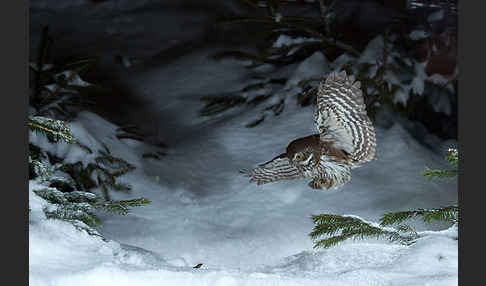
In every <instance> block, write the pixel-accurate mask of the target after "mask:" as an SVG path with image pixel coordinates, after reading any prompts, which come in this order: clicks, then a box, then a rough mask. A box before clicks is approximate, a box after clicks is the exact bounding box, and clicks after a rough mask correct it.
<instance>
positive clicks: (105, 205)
mask: <svg viewBox="0 0 486 286" xmlns="http://www.w3.org/2000/svg"><path fill="white" fill-rule="evenodd" d="M28 126H29V129H30V130H31V131H32V132H36V133H39V134H42V135H44V136H46V137H47V138H48V140H49V141H50V142H52V143H59V142H66V143H68V144H78V145H79V143H78V142H77V141H76V139H75V138H74V136H73V135H72V134H71V131H70V129H69V127H68V125H67V124H66V123H65V122H63V121H61V120H54V119H50V118H45V117H41V116H30V117H29V120H28ZM80 146H82V145H80ZM86 149H87V150H88V151H89V152H92V151H91V150H90V149H89V148H88V147H86V146H84V148H83V150H86ZM73 166H77V167H79V168H78V169H76V168H73ZM134 168H135V167H133V166H132V165H130V164H129V163H128V162H126V161H125V160H122V159H120V158H116V157H114V156H112V155H111V154H109V150H108V149H107V152H104V151H100V156H98V157H96V158H95V162H93V163H89V164H88V165H87V167H85V168H84V167H83V164H82V163H81V162H78V163H76V164H67V163H63V162H62V159H60V158H56V157H55V156H54V155H52V154H49V153H48V152H45V151H44V150H42V149H41V148H40V147H38V146H35V145H33V144H31V143H29V179H30V180H36V181H37V182H38V183H39V184H41V185H43V186H44V187H43V188H40V189H35V190H33V192H34V193H35V194H36V195H38V196H39V197H41V198H43V199H44V200H46V201H48V202H49V203H51V204H52V205H53V206H54V207H47V208H45V209H44V213H45V215H46V217H47V218H53V219H61V220H65V221H69V222H71V223H72V224H73V225H74V226H75V227H76V228H78V229H80V230H84V231H86V232H87V233H89V234H91V235H98V236H101V235H100V234H99V233H98V232H97V231H96V230H95V229H94V227H96V226H98V225H99V224H100V220H99V218H98V217H97V216H96V214H95V211H96V210H102V211H107V212H114V213H117V214H121V215H126V214H128V213H129V212H130V208H131V207H136V206H141V205H145V204H148V203H150V201H149V200H148V199H146V198H138V199H133V200H121V201H113V200H109V197H108V188H112V189H115V190H130V188H131V187H130V186H129V185H126V184H122V183H118V182H116V178H117V177H120V176H122V175H123V174H126V173H127V172H130V171H132V170H133V169H134ZM95 171H96V172H97V183H98V184H96V182H93V180H92V179H91V175H92V173H93V172H95ZM83 179H84V180H89V181H90V182H91V184H90V185H89V184H86V181H83ZM96 186H100V187H101V188H102V190H103V191H104V194H105V200H103V199H101V198H100V197H99V196H97V195H96V194H94V193H92V192H90V189H92V188H94V187H96ZM29 209H30V208H29Z"/></svg>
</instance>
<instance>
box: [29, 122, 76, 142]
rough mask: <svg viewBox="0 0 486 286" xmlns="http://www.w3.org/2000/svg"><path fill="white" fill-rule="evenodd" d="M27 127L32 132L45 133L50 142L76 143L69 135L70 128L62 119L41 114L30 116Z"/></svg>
mask: <svg viewBox="0 0 486 286" xmlns="http://www.w3.org/2000/svg"><path fill="white" fill-rule="evenodd" d="M28 127H29V129H30V130H31V131H33V132H37V133H41V134H43V135H45V136H46V137H47V139H48V140H49V141H50V142H54V143H56V142H59V141H64V142H66V143H69V144H72V143H76V139H75V138H74V137H73V136H72V135H71V130H70V129H69V127H68V126H67V124H66V123H65V122H64V121H61V120H54V119H50V118H47V117H42V116H30V117H29V119H28Z"/></svg>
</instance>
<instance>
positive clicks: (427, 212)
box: [380, 206, 459, 226]
mask: <svg viewBox="0 0 486 286" xmlns="http://www.w3.org/2000/svg"><path fill="white" fill-rule="evenodd" d="M458 214H459V207H458V206H448V207H443V208H436V209H417V210H410V211H403V212H392V213H385V214H383V215H382V216H381V218H380V225H381V226H388V225H392V224H398V223H401V222H403V221H405V220H408V219H412V218H415V217H421V218H422V219H423V221H424V222H431V221H449V222H457V218H458Z"/></svg>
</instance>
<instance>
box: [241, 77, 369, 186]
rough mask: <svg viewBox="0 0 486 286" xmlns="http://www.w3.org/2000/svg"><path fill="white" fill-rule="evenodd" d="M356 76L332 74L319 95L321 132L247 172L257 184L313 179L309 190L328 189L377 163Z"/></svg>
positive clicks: (317, 119) (316, 114)
mask: <svg viewBox="0 0 486 286" xmlns="http://www.w3.org/2000/svg"><path fill="white" fill-rule="evenodd" d="M360 88H361V83H360V82H359V81H355V78H354V76H353V75H350V76H348V75H346V72H345V71H342V72H341V73H339V74H330V75H329V76H328V77H327V78H326V79H325V80H324V81H322V82H321V84H320V86H319V88H318V91H317V106H316V108H315V110H314V122H315V124H316V125H317V129H318V130H319V134H313V135H310V136H307V137H302V138H298V139H295V140H294V141H292V142H290V143H289V145H288V146H287V151H286V152H285V153H283V154H281V155H279V156H277V157H275V158H273V159H272V160H271V161H269V162H267V163H264V164H261V165H259V166H258V167H257V168H255V169H253V170H250V171H245V173H246V174H247V175H248V176H249V177H250V178H251V179H250V182H256V183H257V184H258V185H260V184H265V183H269V182H275V181H279V180H291V179H304V178H311V179H312V181H310V182H309V184H308V185H309V187H311V188H313V189H330V188H335V187H339V186H342V185H344V184H345V183H347V182H348V181H349V180H350V179H351V175H350V171H351V169H352V168H355V167H358V166H359V165H360V164H362V163H365V162H368V161H371V160H373V159H376V152H375V146H376V137H375V130H374V128H373V124H372V123H371V120H370V119H369V118H368V116H367V114H366V106H365V103H364V99H363V95H362V92H361V89H360Z"/></svg>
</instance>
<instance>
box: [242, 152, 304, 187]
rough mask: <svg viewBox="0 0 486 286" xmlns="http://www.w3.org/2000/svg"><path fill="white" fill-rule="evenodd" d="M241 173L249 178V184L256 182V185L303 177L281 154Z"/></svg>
mask: <svg viewBox="0 0 486 286" xmlns="http://www.w3.org/2000/svg"><path fill="white" fill-rule="evenodd" d="M242 172H243V173H245V174H246V175H247V176H249V177H250V182H256V183H257V184H258V185H261V184H266V183H270V182H275V181H280V180H293V179H303V178H304V177H305V176H304V174H302V172H300V171H299V170H298V169H297V168H296V167H294V166H293V165H291V164H290V161H289V159H288V158H287V157H286V156H285V154H281V155H279V156H277V157H275V158H273V159H272V160H270V161H268V162H267V163H264V164H261V165H259V166H258V167H257V168H255V169H253V170H250V171H242Z"/></svg>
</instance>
